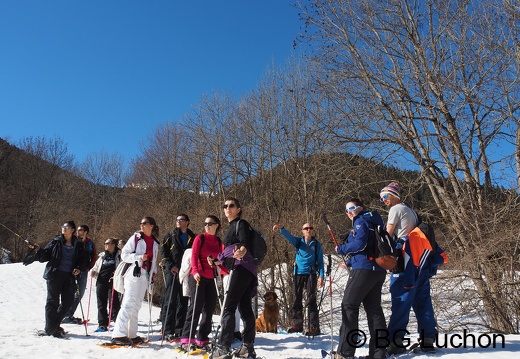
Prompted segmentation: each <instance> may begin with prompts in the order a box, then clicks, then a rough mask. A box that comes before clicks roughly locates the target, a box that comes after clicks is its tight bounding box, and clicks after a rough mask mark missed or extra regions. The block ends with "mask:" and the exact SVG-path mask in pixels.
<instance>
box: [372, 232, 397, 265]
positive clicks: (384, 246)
mask: <svg viewBox="0 0 520 359" xmlns="http://www.w3.org/2000/svg"><path fill="white" fill-rule="evenodd" d="M374 233H375V237H376V243H375V246H374V247H375V249H374V253H375V258H374V260H375V261H376V263H377V265H378V266H380V267H381V268H383V269H386V270H392V269H394V268H395V266H396V265H397V260H398V258H399V250H398V249H397V248H396V245H397V241H396V240H395V238H394V237H392V236H391V235H389V234H388V232H387V231H386V229H385V228H384V227H383V226H380V225H376V224H374Z"/></svg>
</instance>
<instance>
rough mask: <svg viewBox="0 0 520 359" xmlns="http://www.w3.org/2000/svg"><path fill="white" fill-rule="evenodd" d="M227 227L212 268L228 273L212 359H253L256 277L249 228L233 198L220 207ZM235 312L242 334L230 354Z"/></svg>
mask: <svg viewBox="0 0 520 359" xmlns="http://www.w3.org/2000/svg"><path fill="white" fill-rule="evenodd" d="M222 207H223V209H224V215H225V216H226V218H227V220H228V222H229V227H228V229H227V232H226V235H225V236H224V240H223V242H224V246H225V248H224V251H223V252H222V253H220V254H219V255H218V261H216V262H214V264H215V265H220V264H222V263H224V264H225V266H226V267H227V268H228V269H230V270H231V273H230V279H229V287H228V290H227V293H226V296H225V298H224V304H223V305H224V309H223V311H222V316H221V319H220V321H221V330H220V336H219V338H218V339H217V343H216V346H215V347H214V348H213V353H212V358H213V359H231V357H232V356H234V357H236V358H256V353H255V348H254V342H255V337H256V332H255V330H256V328H255V319H256V318H255V315H254V312H253V308H252V298H253V297H255V296H256V293H257V287H258V277H257V271H256V264H255V260H254V258H253V255H252V254H251V251H250V248H251V243H250V242H251V227H250V225H249V223H248V222H247V221H246V220H244V219H242V218H241V217H242V208H241V207H240V202H239V201H238V199H236V198H234V197H227V198H226V200H225V202H224V206H222ZM237 308H238V310H239V311H240V316H241V318H242V323H243V324H244V332H243V335H242V340H243V343H242V345H241V346H240V347H239V348H237V349H236V350H234V351H233V352H232V351H231V343H232V342H233V340H234V339H235V338H234V331H235V311H236V309H237Z"/></svg>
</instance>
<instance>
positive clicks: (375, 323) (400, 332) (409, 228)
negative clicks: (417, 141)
mask: <svg viewBox="0 0 520 359" xmlns="http://www.w3.org/2000/svg"><path fill="white" fill-rule="evenodd" d="M380 200H381V202H383V203H384V204H385V205H386V206H387V207H388V208H389V213H388V220H387V222H386V225H385V224H384V221H383V218H382V217H381V215H380V214H379V213H378V212H377V211H370V210H369V209H367V208H365V205H364V204H363V202H362V201H361V200H360V199H358V198H352V199H349V200H348V202H347V203H346V209H345V213H346V215H347V217H348V219H349V220H350V221H351V222H352V230H351V231H350V233H349V235H348V238H347V240H346V242H345V243H343V244H337V246H336V248H335V251H336V252H337V254H339V255H342V256H343V258H344V261H343V262H342V264H341V265H342V266H343V267H345V268H346V269H348V272H346V274H348V280H347V284H346V286H345V289H344V294H343V300H342V303H341V327H340V330H339V344H338V346H337V349H336V351H335V352H330V353H327V355H329V356H330V357H331V358H337V359H343V358H354V357H355V351H356V348H357V347H358V346H357V345H356V344H357V338H356V337H355V336H352V333H354V332H356V331H359V327H360V326H359V322H358V320H359V319H358V318H359V308H360V305H361V304H363V308H364V310H365V312H366V315H367V322H368V328H369V332H370V340H369V358H370V359H382V358H386V357H387V356H388V355H391V354H399V353H403V352H405V351H406V350H407V344H409V343H406V341H405V339H406V338H405V336H406V335H407V334H409V333H408V332H407V326H408V320H409V315H410V310H411V309H412V308H413V309H414V313H415V316H416V317H417V322H418V333H419V344H420V349H421V350H423V351H425V352H431V351H434V350H435V349H434V342H435V338H436V336H437V330H436V321H435V315H434V311H433V305H432V301H431V297H430V283H429V279H430V277H431V276H432V275H434V274H435V273H436V269H437V267H438V265H440V264H442V263H445V262H447V258H446V256H445V254H444V252H443V251H442V249H441V248H440V247H438V246H437V245H436V244H435V245H434V246H432V244H431V241H430V240H429V238H428V237H427V236H426V235H425V234H424V233H423V235H422V236H421V234H420V233H422V232H420V230H419V229H418V228H419V227H418V226H419V224H420V223H421V221H420V218H419V217H418V216H417V214H416V213H415V211H413V209H411V208H410V207H409V206H407V205H406V204H404V203H402V202H401V200H400V188H399V184H398V183H397V182H392V183H390V184H389V185H388V186H385V187H384V188H383V189H382V190H381V193H380ZM223 214H224V216H225V217H226V218H227V220H228V223H229V226H228V228H227V231H226V233H225V234H224V236H223V239H221V238H220V237H219V236H218V234H219V231H220V228H221V224H220V220H219V218H218V216H215V215H212V214H210V215H208V216H206V217H205V222H204V232H203V233H202V234H199V235H195V233H193V232H192V231H191V230H190V229H189V228H188V226H189V224H190V222H189V217H188V215H187V214H184V213H182V214H179V215H177V217H176V227H175V229H174V230H173V231H172V232H170V233H168V234H167V235H166V236H165V237H164V239H163V241H162V245H161V244H160V243H159V240H158V239H157V238H158V236H159V227H158V226H157V223H156V222H155V219H154V218H153V217H143V219H142V220H141V222H140V224H139V226H140V230H139V231H137V232H136V233H135V234H134V235H132V236H131V237H130V238H129V239H128V241H127V242H126V244H125V245H124V247H123V248H122V250H121V252H120V253H119V250H118V248H117V243H118V242H117V239H116V238H109V239H108V240H107V241H106V242H105V250H104V251H103V252H101V253H100V254H99V256H98V257H97V258H92V253H95V247H93V246H89V245H88V243H89V242H90V243H92V242H91V241H90V239H89V240H88V241H87V240H86V239H87V238H88V237H87V233H88V227H86V226H84V225H82V226H81V228H82V233H81V236H82V237H80V238H78V237H76V233H75V232H76V227H75V224H74V222H73V221H69V222H66V223H65V224H64V225H63V226H61V232H62V233H61V235H59V236H57V237H56V238H54V239H53V240H52V241H51V242H50V243H49V244H48V245H47V246H46V247H45V248H40V247H39V246H37V245H32V246H31V247H32V248H34V250H33V252H32V253H31V254H29V255H28V256H26V258H25V259H24V264H25V265H27V264H30V263H32V262H33V261H34V260H38V261H40V262H46V261H48V264H47V266H46V269H45V274H44V278H45V279H46V280H47V292H48V293H47V304H46V307H45V318H46V324H45V330H44V332H43V333H42V334H43V335H50V336H54V337H59V338H61V337H64V336H65V333H64V330H63V328H62V327H61V326H60V324H61V323H62V322H63V323H67V318H68V317H72V315H73V314H74V312H72V313H68V311H72V310H73V309H74V307H73V301H74V293H75V292H77V294H78V298H79V299H81V295H82V291H81V288H82V287H83V284H82V283H79V281H78V279H77V278H79V276H81V274H82V273H83V272H84V273H85V274H86V273H87V272H88V270H89V269H90V268H92V266H93V269H92V271H91V275H92V276H93V277H97V283H96V287H97V290H96V294H97V298H98V324H99V327H98V330H96V331H101V332H102V331H106V330H108V328H109V327H110V322H111V320H115V323H114V329H113V332H112V333H111V338H112V339H111V343H110V344H111V345H121V346H135V345H139V344H140V343H142V342H144V341H145V339H143V338H142V337H141V336H139V335H138V325H137V324H138V312H139V309H140V308H141V305H142V300H143V298H144V295H145V293H146V292H147V291H148V293H149V297H148V299H149V303H151V298H150V297H151V294H152V289H153V282H154V280H155V279H156V273H157V269H158V266H157V263H158V262H159V261H160V266H161V268H162V269H163V271H164V280H165V290H164V294H163V303H162V306H161V314H160V320H161V324H162V335H161V344H162V341H163V340H164V339H166V340H167V341H170V342H173V341H179V342H180V345H179V346H177V347H176V350H177V351H178V352H182V353H192V354H194V353H207V356H208V357H210V358H213V359H229V358H232V357H238V358H256V356H257V355H256V352H255V348H254V342H255V336H256V331H255V320H256V318H255V315H254V312H253V308H252V301H253V298H254V297H255V296H256V295H257V287H258V277H257V264H258V262H259V261H260V262H261V260H262V259H263V257H264V256H265V250H263V252H264V253H258V252H261V251H262V250H261V249H257V248H262V247H257V243H256V242H255V243H252V242H253V238H255V240H257V241H258V240H259V239H257V238H258V237H254V231H255V230H254V229H253V228H252V227H251V226H250V224H249V223H248V222H247V221H246V220H244V219H242V214H243V211H242V207H241V205H240V202H239V200H238V199H237V198H234V197H228V198H226V200H225V202H224V205H223ZM85 228H87V232H86V233H85ZM381 228H385V229H386V232H387V233H388V235H389V236H391V237H392V238H393V239H392V241H393V242H394V243H393V245H394V246H395V248H397V249H398V250H397V253H398V255H396V256H397V258H398V259H397V260H396V261H397V265H396V266H395V268H393V269H392V270H391V277H390V293H391V302H392V313H391V316H390V318H389V321H388V327H387V321H386V320H385V316H384V313H383V310H382V306H381V291H382V287H383V284H384V282H385V278H386V274H387V270H386V269H384V268H382V267H380V266H379V265H378V263H380V262H378V261H376V259H378V257H380V255H381V253H379V251H378V247H377V240H378V235H379V231H380V230H381ZM329 229H330V228H329ZM273 231H275V232H279V233H280V234H281V235H283V236H284V237H285V238H286V239H287V241H288V242H289V243H290V244H291V245H292V246H293V247H294V248H295V251H296V255H295V261H294V268H293V275H294V293H295V298H294V303H293V306H292V313H291V318H292V325H291V327H290V328H289V329H288V332H303V333H305V335H307V336H315V335H320V334H322V330H321V328H320V323H319V309H318V306H317V303H316V302H317V298H316V297H317V295H316V291H317V288H318V287H320V288H322V287H324V285H325V271H324V261H323V249H322V244H321V243H320V242H319V241H318V240H317V238H316V237H315V235H314V227H313V226H312V225H311V224H310V223H305V224H304V225H303V226H302V236H301V237H299V236H293V235H292V234H291V233H290V232H289V231H288V230H287V229H285V228H284V227H283V226H282V225H281V224H278V223H275V224H274V225H273ZM330 232H331V235H333V234H332V231H330ZM419 232H420V233H419ZM257 234H258V233H257ZM78 235H80V234H78ZM416 237H417V238H416ZM333 239H334V238H333ZM262 241H263V239H262ZM334 241H335V239H334ZM335 243H336V241H335ZM160 246H161V249H162V251H161V258H158V256H159V247H160ZM433 247H435V248H433ZM89 248H93V251H92V250H89ZM255 252H257V253H255ZM183 256H184V257H185V258H183ZM186 257H189V258H186ZM96 259H97V261H96ZM94 263H95V265H94ZM90 264H91V265H90ZM222 277H225V278H226V283H225V285H224V293H223V300H222V301H221V299H220V293H219V292H218V284H217V278H218V279H220V278H222ZM85 283H86V280H85ZM331 286H332V282H331ZM183 288H184V290H183ZM114 289H115V290H116V291H119V292H121V296H122V300H121V303H119V299H120V297H119V295H118V293H117V292H115V291H114ZM304 289H305V292H306V302H305V308H306V309H307V321H306V322H304V315H303V309H304V307H303V306H302V298H303V291H304ZM83 292H84V288H83ZM331 293H332V292H331ZM60 298H61V303H60ZM219 301H220V306H219V307H220V311H221V313H220V314H221V317H220V325H219V326H218V329H217V332H216V333H215V334H214V336H213V341H212V342H210V333H211V327H212V326H211V320H212V314H213V312H214V311H215V308H216V307H217V303H218V302H219ZM188 303H189V305H188ZM107 305H108V307H109V308H108V309H109V310H108V312H107ZM67 313H68V314H67ZM237 314H239V315H240V316H239V317H238V316H237ZM277 317H278V316H276V318H277ZM199 318H200V321H199ZM238 318H240V319H241V321H242V323H243V330H242V332H241V333H239V335H238V337H239V338H240V339H241V340H242V345H241V346H240V347H238V348H236V349H232V348H231V345H232V343H233V341H234V340H235V339H236V338H237V330H239V329H238V328H239V327H237V324H236V322H237V319H238ZM82 319H83V321H84V320H85V318H84V317H83V318H82ZM331 329H332V328H331ZM382 333H384V335H383V334H382Z"/></svg>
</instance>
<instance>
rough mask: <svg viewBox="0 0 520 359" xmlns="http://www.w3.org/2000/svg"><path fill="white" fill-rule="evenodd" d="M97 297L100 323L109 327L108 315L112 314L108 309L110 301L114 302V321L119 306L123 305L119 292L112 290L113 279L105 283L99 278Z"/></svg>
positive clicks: (112, 318)
mask: <svg viewBox="0 0 520 359" xmlns="http://www.w3.org/2000/svg"><path fill="white" fill-rule="evenodd" d="M96 297H97V307H98V325H99V326H104V327H108V324H109V323H108V316H109V314H110V313H109V312H108V310H110V302H112V317H111V318H110V320H112V321H115V319H116V317H117V313H118V312H119V308H120V307H121V303H120V302H119V295H118V293H117V292H116V291H112V281H110V282H108V283H105V282H101V281H99V280H98V281H97V283H96ZM107 307H108V310H107Z"/></svg>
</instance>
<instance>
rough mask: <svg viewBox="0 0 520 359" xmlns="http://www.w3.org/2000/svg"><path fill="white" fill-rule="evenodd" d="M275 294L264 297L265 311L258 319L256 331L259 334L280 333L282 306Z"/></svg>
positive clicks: (269, 293)
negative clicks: (279, 324) (279, 320)
mask: <svg viewBox="0 0 520 359" xmlns="http://www.w3.org/2000/svg"><path fill="white" fill-rule="evenodd" d="M277 299H278V296H277V295H276V293H275V292H267V293H265V295H264V311H263V312H262V314H260V317H259V318H257V319H256V331H257V332H258V333H278V319H279V318H280V306H279V305H278V302H277Z"/></svg>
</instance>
